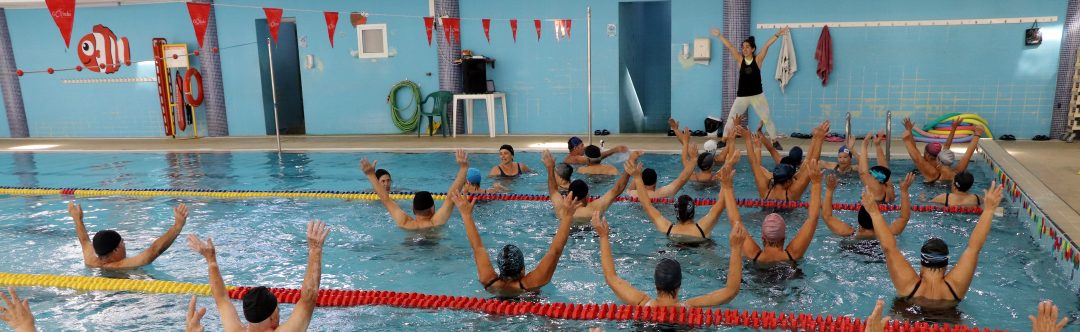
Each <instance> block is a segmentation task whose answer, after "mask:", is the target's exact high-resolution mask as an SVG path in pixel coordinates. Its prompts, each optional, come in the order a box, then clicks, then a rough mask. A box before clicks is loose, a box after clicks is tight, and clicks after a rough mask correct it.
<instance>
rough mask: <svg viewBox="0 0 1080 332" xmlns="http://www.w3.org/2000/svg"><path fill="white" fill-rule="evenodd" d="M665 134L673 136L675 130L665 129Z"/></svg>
mask: <svg viewBox="0 0 1080 332" xmlns="http://www.w3.org/2000/svg"><path fill="white" fill-rule="evenodd" d="M667 135H668V136H675V131H674V130H671V129H668V131H667Z"/></svg>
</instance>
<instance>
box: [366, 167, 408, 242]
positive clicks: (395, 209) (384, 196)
mask: <svg viewBox="0 0 1080 332" xmlns="http://www.w3.org/2000/svg"><path fill="white" fill-rule="evenodd" d="M378 163H379V161H378V160H376V161H374V162H368V160H367V158H362V159H360V170H362V171H364V175H365V176H367V178H368V182H371V188H372V189H373V190H375V194H376V195H379V201H380V202H382V204H383V206H385V207H386V211H388V212H390V218H392V219H394V223H396V224H397V225H398V226H401V225H404V224H405V223H406V222H408V221H409V215H408V214H407V213H405V210H402V209H401V206H398V204H397V202H395V201H394V200H393V199H390V193H388V192H386V188H383V186H382V185H381V184H379V179H378V178H376V177H375V165H377V164H378Z"/></svg>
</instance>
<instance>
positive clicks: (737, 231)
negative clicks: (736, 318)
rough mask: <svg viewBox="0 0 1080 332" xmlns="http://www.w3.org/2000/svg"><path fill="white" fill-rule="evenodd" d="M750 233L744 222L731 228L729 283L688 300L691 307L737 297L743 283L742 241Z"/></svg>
mask: <svg viewBox="0 0 1080 332" xmlns="http://www.w3.org/2000/svg"><path fill="white" fill-rule="evenodd" d="M748 237H749V235H748V234H747V233H746V227H743V225H742V224H738V225H736V226H735V227H734V228H732V229H731V235H729V240H728V243H730V244H731V257H729V258H728V274H727V283H726V284H725V285H724V288H721V289H717V290H715V291H712V292H710V293H709V294H705V295H702V296H698V297H695V298H691V299H689V300H686V305H688V306H691V307H711V306H715V305H721V304H724V303H728V302H731V300H732V299H734V298H735V295H738V294H739V286H740V285H742V268H743V262H742V245H741V244H742V243H743V242H744V241H746V238H748Z"/></svg>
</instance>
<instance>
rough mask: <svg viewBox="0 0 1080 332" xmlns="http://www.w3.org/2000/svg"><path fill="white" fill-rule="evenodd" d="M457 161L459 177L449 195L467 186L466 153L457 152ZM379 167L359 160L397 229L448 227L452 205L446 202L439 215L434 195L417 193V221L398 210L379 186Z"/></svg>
mask: <svg viewBox="0 0 1080 332" xmlns="http://www.w3.org/2000/svg"><path fill="white" fill-rule="evenodd" d="M455 160H456V161H457V164H458V166H459V170H458V173H457V177H456V178H454V182H453V183H451V184H450V188H449V189H447V190H446V192H454V191H460V190H461V187H462V186H464V185H465V173H466V172H467V171H468V169H469V159H468V155H467V154H466V153H465V150H462V149H458V150H457V153H456V154H455ZM378 163H379V162H378V161H377V160H376V161H373V162H368V160H367V158H363V159H360V169H361V170H363V171H364V174H365V175H367V178H368V181H370V182H371V187H372V188H374V189H375V193H376V194H378V196H379V201H381V202H382V204H383V206H385V207H386V210H387V211H389V212H390V218H392V219H393V220H394V223H395V224H397V226H398V227H400V228H402V229H408V230H417V229H430V228H435V227H439V226H442V225H443V224H446V220H447V219H449V218H450V215H451V214H452V213H453V212H454V202H453V201H446V202H443V205H442V207H440V208H439V210H438V211H436V210H435V199H434V198H433V197H431V193H430V192H427V191H418V192H416V193H415V194H414V195H413V215H415V217H413V216H410V215H409V214H408V213H406V212H405V210H403V209H401V206H398V204H397V202H395V201H394V200H393V199H391V198H390V193H389V192H387V191H386V188H385V187H383V186H382V185H380V184H379V180H378V178H376V177H375V165H376V164H378Z"/></svg>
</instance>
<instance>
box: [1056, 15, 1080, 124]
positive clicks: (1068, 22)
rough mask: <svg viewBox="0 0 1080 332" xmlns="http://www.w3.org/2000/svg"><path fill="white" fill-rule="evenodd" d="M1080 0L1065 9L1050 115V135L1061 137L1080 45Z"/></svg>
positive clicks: (1066, 120)
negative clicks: (1055, 88)
mask: <svg viewBox="0 0 1080 332" xmlns="http://www.w3.org/2000/svg"><path fill="white" fill-rule="evenodd" d="M1078 12H1080V0H1069V7H1068V10H1066V11H1065V27H1064V28H1065V31H1062V39H1061V55H1059V57H1058V75H1057V91H1056V92H1055V93H1054V113H1053V114H1052V115H1051V117H1050V137H1061V134H1063V133H1065V128H1066V127H1068V125H1069V119H1068V116H1069V98H1071V97H1072V85H1073V66H1075V64H1076V47H1077V46H1080V15H1077V13H1078Z"/></svg>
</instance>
